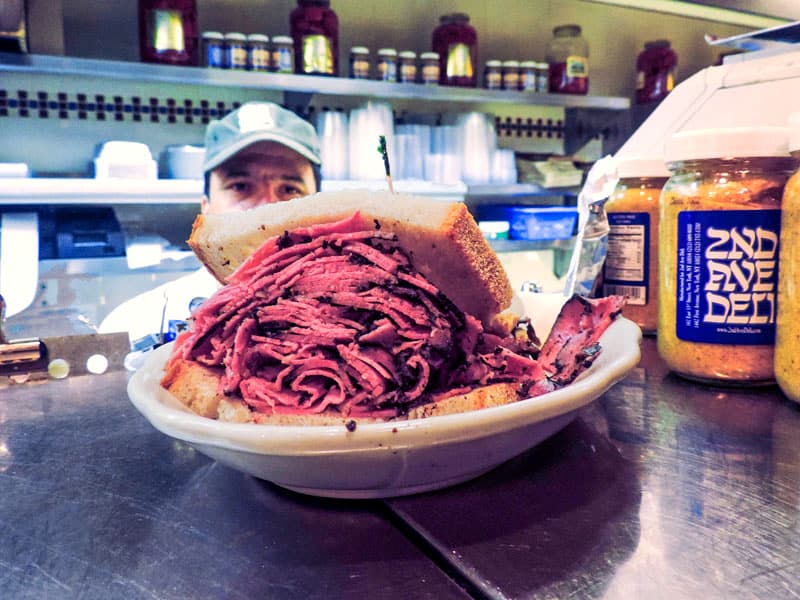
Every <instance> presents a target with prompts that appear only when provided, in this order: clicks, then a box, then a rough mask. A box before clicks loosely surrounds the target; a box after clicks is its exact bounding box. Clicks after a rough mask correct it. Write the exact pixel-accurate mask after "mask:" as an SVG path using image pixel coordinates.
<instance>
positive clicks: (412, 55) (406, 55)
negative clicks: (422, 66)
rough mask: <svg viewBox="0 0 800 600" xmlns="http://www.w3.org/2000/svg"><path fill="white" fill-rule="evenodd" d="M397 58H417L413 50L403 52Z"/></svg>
mask: <svg viewBox="0 0 800 600" xmlns="http://www.w3.org/2000/svg"><path fill="white" fill-rule="evenodd" d="M399 56H400V58H417V53H416V52H414V51H413V50H403V51H402V52H401V53H400V54H399Z"/></svg>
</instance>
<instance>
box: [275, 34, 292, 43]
mask: <svg viewBox="0 0 800 600" xmlns="http://www.w3.org/2000/svg"><path fill="white" fill-rule="evenodd" d="M272 43H273V44H293V43H294V40H293V39H292V38H291V37H289V36H288V35H276V36H275V37H274V38H272Z"/></svg>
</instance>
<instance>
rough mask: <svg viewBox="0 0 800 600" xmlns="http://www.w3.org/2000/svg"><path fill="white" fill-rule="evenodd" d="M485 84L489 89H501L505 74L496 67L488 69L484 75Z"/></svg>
mask: <svg viewBox="0 0 800 600" xmlns="http://www.w3.org/2000/svg"><path fill="white" fill-rule="evenodd" d="M484 85H486V89H487V90H499V89H500V88H501V87H503V75H502V74H501V73H500V71H496V70H494V69H491V70H489V71H487V72H486V75H485V76H484Z"/></svg>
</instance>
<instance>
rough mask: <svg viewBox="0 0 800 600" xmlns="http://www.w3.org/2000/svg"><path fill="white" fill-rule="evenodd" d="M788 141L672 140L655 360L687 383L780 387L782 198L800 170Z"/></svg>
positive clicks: (694, 136)
mask: <svg viewBox="0 0 800 600" xmlns="http://www.w3.org/2000/svg"><path fill="white" fill-rule="evenodd" d="M787 137H788V136H787V133H786V130H785V129H784V128H780V127H738V128H730V129H708V130H698V131H685V132H680V133H678V134H675V135H674V136H673V137H672V138H670V139H669V140H668V141H667V144H666V146H665V158H666V161H667V166H668V168H669V169H670V171H671V173H672V175H671V176H670V178H669V180H667V183H666V184H665V185H664V188H663V191H662V193H661V210H660V215H659V218H660V229H659V265H660V267H659V269H660V274H661V280H660V287H659V298H658V351H659V354H660V355H661V357H662V358H663V359H664V361H665V362H666V363H667V365H668V366H669V367H670V368H671V369H672V370H673V371H675V372H676V373H678V374H680V375H683V376H684V377H687V378H690V379H696V380H701V381H708V382H717V383H720V382H723V383H728V384H741V385H757V384H765V383H771V382H773V381H774V368H773V354H774V341H775V319H776V308H777V292H778V268H779V266H778V236H779V233H780V220H781V210H780V209H781V197H782V196H783V189H784V186H785V184H786V181H787V180H788V179H789V176H790V175H791V173H792V171H793V169H794V167H795V165H796V161H795V160H794V159H793V158H791V157H790V156H789V153H788V142H787Z"/></svg>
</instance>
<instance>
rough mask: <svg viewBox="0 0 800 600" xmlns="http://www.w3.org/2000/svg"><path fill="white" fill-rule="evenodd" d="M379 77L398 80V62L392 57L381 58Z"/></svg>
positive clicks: (382, 79)
mask: <svg viewBox="0 0 800 600" xmlns="http://www.w3.org/2000/svg"><path fill="white" fill-rule="evenodd" d="M378 79H380V80H381V81H397V63H396V62H395V61H393V60H391V59H381V60H379V61H378Z"/></svg>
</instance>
